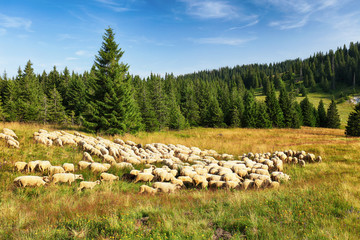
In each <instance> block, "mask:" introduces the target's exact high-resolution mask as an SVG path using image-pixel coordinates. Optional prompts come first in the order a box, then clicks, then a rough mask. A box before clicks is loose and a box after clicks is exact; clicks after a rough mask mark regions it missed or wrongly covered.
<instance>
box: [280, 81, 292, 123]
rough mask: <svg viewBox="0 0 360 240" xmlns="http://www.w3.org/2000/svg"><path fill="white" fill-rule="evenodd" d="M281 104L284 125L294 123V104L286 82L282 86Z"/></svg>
mask: <svg viewBox="0 0 360 240" xmlns="http://www.w3.org/2000/svg"><path fill="white" fill-rule="evenodd" d="M279 105H280V108H281V110H282V112H283V116H284V127H291V125H292V115H293V112H292V104H291V99H290V96H289V93H288V92H287V91H286V89H285V86H284V84H282V86H281V87H280V95H279Z"/></svg>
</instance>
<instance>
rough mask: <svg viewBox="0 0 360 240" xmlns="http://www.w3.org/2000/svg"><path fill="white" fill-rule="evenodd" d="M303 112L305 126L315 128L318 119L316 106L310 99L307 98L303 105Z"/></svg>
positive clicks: (301, 104)
mask: <svg viewBox="0 0 360 240" xmlns="http://www.w3.org/2000/svg"><path fill="white" fill-rule="evenodd" d="M300 106H301V111H302V116H303V125H304V126H309V127H315V125H316V117H315V116H314V106H313V105H312V104H311V103H310V101H309V99H308V97H305V98H304V99H303V100H302V101H301V103H300Z"/></svg>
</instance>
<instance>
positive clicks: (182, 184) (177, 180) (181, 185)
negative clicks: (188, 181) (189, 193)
mask: <svg viewBox="0 0 360 240" xmlns="http://www.w3.org/2000/svg"><path fill="white" fill-rule="evenodd" d="M171 183H172V184H175V185H179V186H180V187H183V186H184V182H183V181H181V180H180V179H176V178H173V179H172V180H171Z"/></svg>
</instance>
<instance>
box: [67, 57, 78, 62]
mask: <svg viewBox="0 0 360 240" xmlns="http://www.w3.org/2000/svg"><path fill="white" fill-rule="evenodd" d="M78 59H79V58H76V57H67V58H65V60H66V61H74V60H78Z"/></svg>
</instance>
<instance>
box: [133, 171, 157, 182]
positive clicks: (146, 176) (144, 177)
mask: <svg viewBox="0 0 360 240" xmlns="http://www.w3.org/2000/svg"><path fill="white" fill-rule="evenodd" d="M153 179H154V175H152V174H151V173H142V172H140V173H138V175H137V176H136V179H135V181H134V183H137V182H139V181H143V182H151V181H152V180H153Z"/></svg>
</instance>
